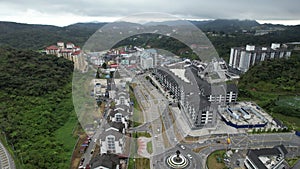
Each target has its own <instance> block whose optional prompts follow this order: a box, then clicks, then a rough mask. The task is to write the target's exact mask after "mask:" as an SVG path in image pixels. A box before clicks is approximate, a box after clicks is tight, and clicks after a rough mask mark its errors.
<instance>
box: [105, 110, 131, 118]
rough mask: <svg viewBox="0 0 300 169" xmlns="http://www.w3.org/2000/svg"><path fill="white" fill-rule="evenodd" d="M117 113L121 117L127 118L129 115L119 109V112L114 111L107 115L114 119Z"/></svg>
mask: <svg viewBox="0 0 300 169" xmlns="http://www.w3.org/2000/svg"><path fill="white" fill-rule="evenodd" d="M117 113H121V114H122V116H123V117H125V116H129V115H130V113H129V112H127V111H123V110H120V109H119V110H114V111H111V112H110V113H109V116H111V117H115V115H116V114H117Z"/></svg>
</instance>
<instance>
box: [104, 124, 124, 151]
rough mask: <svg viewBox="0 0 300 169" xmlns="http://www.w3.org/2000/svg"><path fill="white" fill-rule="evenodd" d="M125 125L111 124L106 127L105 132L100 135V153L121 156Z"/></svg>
mask: <svg viewBox="0 0 300 169" xmlns="http://www.w3.org/2000/svg"><path fill="white" fill-rule="evenodd" d="M124 133H125V125H124V124H122V123H118V122H112V123H110V124H108V126H106V130H105V131H104V132H103V133H102V134H101V135H100V153H101V154H103V153H115V154H122V153H123V148H124V141H125V139H124Z"/></svg>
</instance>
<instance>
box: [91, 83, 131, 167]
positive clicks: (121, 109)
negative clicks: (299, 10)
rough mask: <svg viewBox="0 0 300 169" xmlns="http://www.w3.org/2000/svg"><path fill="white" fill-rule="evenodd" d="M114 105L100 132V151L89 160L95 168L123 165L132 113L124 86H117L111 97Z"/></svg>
mask: <svg viewBox="0 0 300 169" xmlns="http://www.w3.org/2000/svg"><path fill="white" fill-rule="evenodd" d="M113 101H114V103H115V105H114V106H113V107H112V109H111V110H110V111H109V113H108V114H107V123H106V124H105V126H104V132H102V133H101V135H100V138H99V142H100V144H99V145H100V153H99V155H98V156H96V157H95V158H94V159H92V160H91V163H90V164H91V167H92V168H95V169H100V168H101V169H117V168H123V167H122V165H123V166H125V162H124V161H125V159H126V158H127V156H128V155H126V153H127V152H126V150H125V149H124V148H125V143H126V130H127V129H128V127H129V117H130V116H131V115H132V109H131V107H130V97H129V93H128V91H127V90H126V89H125V88H117V89H116V94H115V97H114V98H113Z"/></svg>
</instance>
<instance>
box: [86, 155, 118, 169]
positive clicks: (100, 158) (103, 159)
mask: <svg viewBox="0 0 300 169" xmlns="http://www.w3.org/2000/svg"><path fill="white" fill-rule="evenodd" d="M90 163H91V168H93V169H120V159H119V157H118V155H116V154H110V153H105V154H101V155H97V156H96V157H95V158H93V159H92V160H91V162H90Z"/></svg>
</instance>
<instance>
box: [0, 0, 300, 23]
mask: <svg viewBox="0 0 300 169" xmlns="http://www.w3.org/2000/svg"><path fill="white" fill-rule="evenodd" d="M299 6H300V1H299V0H251V1H249V0H151V1H145V0H1V1H0V20H1V21H12V22H20V23H29V24H46V25H56V26H66V25H70V24H73V23H78V22H96V21H98V22H114V21H117V20H118V19H121V18H123V17H126V16H128V15H132V14H136V13H144V12H161V13H168V14H171V15H174V16H177V17H179V18H182V19H193V20H203V19H251V20H257V21H258V22H259V23H274V24H284V25H298V24H299V25H300V10H299Z"/></svg>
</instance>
